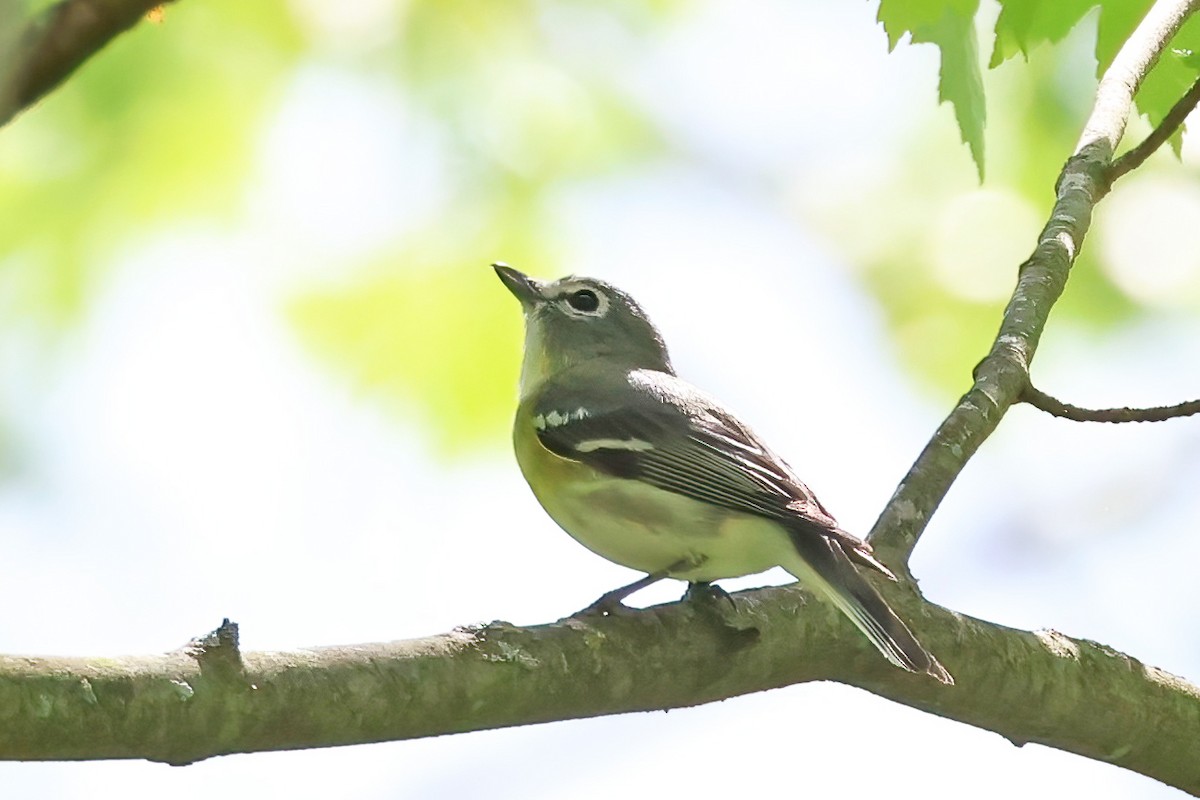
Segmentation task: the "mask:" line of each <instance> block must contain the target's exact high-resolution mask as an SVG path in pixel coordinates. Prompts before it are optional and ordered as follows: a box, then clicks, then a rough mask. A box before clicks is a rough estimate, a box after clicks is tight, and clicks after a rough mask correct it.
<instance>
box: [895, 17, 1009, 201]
mask: <svg viewBox="0 0 1200 800" xmlns="http://www.w3.org/2000/svg"><path fill="white" fill-rule="evenodd" d="M978 8H979V2H978V0H915V2H904V1H903V0H881V2H880V4H879V21H880V22H882V23H883V27H884V30H885V31H886V32H887V35H888V48H889V49H893V48H895V46H896V43H897V42H898V41H899V40H900V38H901V37H902V36H904V34H906V33H907V34H909V36H910V37H911V39H912V42H913V44H934V45H937V47H938V49H939V50H941V54H942V66H941V70H940V72H939V78H940V80H939V81H938V101H939V102H946V101H949V102H950V103H951V104H952V105H953V106H954V117H955V119H956V120H957V121H958V129H959V132H960V133H961V134H962V140H963V142H965V143H966V144H967V146H968V147H969V148H970V149H971V158H972V159H974V161H975V166H976V168H977V169H978V170H979V179H980V180H981V181H982V180H983V127H984V123H985V122H986V120H987V107H986V104H985V102H984V96H983V75H982V74H981V71H980V68H979V43H978V41H977V40H976V38H975V12H976V11H977V10H978Z"/></svg>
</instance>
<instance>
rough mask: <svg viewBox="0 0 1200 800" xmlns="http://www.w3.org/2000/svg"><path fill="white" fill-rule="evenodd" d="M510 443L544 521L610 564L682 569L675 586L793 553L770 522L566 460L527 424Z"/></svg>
mask: <svg viewBox="0 0 1200 800" xmlns="http://www.w3.org/2000/svg"><path fill="white" fill-rule="evenodd" d="M517 418H518V419H526V420H528V419H529V417H528V416H526V415H523V414H518V415H517ZM513 443H514V446H515V450H516V454H517V463H519V464H520V466H521V472H522V473H523V474H524V476H525V480H526V481H527V482H528V483H529V485H530V487H533V492H534V495H535V496H536V497H537V499H538V502H539V503H541V504H542V508H544V509H545V510H546V513H547V514H549V515H550V517H551V518H552V519H553V520H554V521H555V522H557V523H558V524H559V526H560V527H562V529H563V530H565V531H566V532H567V533H569V534H570V535H571V536H572V537H573V538H574V539H575V540H576V541H578V542H579V543H580V544H582V545H583V546H584V547H586V548H588V549H589V550H591V551H592V552H594V553H596V554H597V555H599V556H602V557H604V558H607V559H608V560H609V561H613V562H616V563H617V564H622V565H624V566H626V567H629V568H631V569H635V570H639V571H641V572H658V571H660V570H666V569H668V568H670V567H672V566H673V565H677V564H679V563H680V562H683V563H685V564H686V566H685V567H682V568H676V569H674V570H672V571H671V573H670V575H671V577H672V578H678V579H681V580H691V581H710V580H720V579H722V578H733V577H738V576H741V575H750V574H754V573H757V572H763V571H764V570H767V569H770V568H771V567H773V566H776V565H778V564H780V563H782V562H783V561H784V560H786V559H787V557H788V554H789V552H790V551H791V543H790V542H789V541H788V539H787V534H786V533H785V532H784V531H783V529H782V528H781V527H780V526H779V525H778V524H777V523H775V522H773V521H771V520H768V519H765V518H762V517H757V516H753V515H749V514H743V513H740V512H736V511H730V510H726V509H723V508H720V507H718V506H714V505H712V504H710V503H704V502H700V501H698V500H693V499H691V498H689V497H685V496H683V495H679V494H675V493H673V492H668V491H666V490H664V489H659V488H656V487H654V486H651V485H649V484H646V483H643V482H641V481H635V480H625V479H621V478H614V477H611V476H608V475H604V474H602V473H600V472H598V471H597V470H594V469H592V468H591V467H589V466H587V465H585V464H583V463H582V462H579V461H574V460H572V459H569V458H562V457H561V456H558V455H555V454H554V453H552V452H550V451H549V450H547V449H546V448H545V447H543V446H542V443H541V442H540V441H539V440H538V437H537V431H536V429H535V428H534V426H533V425H532V424H531V423H530V422H528V421H527V422H526V423H525V424H523V425H522V424H519V423H518V424H517V425H516V426H515V427H514V429H513Z"/></svg>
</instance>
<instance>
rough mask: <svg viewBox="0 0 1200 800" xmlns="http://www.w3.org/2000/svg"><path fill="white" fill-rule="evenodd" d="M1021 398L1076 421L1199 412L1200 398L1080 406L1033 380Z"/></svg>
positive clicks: (1170, 416)
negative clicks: (1164, 403) (1145, 405)
mask: <svg viewBox="0 0 1200 800" xmlns="http://www.w3.org/2000/svg"><path fill="white" fill-rule="evenodd" d="M1021 402H1023V403H1028V404H1029V405H1031V406H1033V407H1034V408H1037V409H1041V410H1042V411H1045V412H1046V413H1047V414H1053V415H1054V416H1056V417H1063V418H1064V419H1069V420H1074V421H1075V422H1114V423H1115V422H1162V421H1163V420H1168V419H1174V418H1176V417H1190V416H1191V415H1192V414H1200V400H1188V401H1187V402H1184V403H1179V404H1178V405H1173V406H1155V407H1154V408H1128V407H1126V408H1080V407H1079V406H1073V405H1071V404H1069V403H1064V402H1062V401H1061V400H1057V399H1055V398H1053V397H1051V396H1050V395H1048V394H1046V393H1045V392H1043V391H1041V390H1040V389H1038V388H1037V387H1035V386H1034V385H1033V384H1029V385H1027V386H1026V387H1025V389H1024V390H1023V391H1022V392H1021Z"/></svg>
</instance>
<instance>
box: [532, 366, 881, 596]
mask: <svg viewBox="0 0 1200 800" xmlns="http://www.w3.org/2000/svg"><path fill="white" fill-rule="evenodd" d="M607 397H608V404H607V407H605V408H589V407H588V405H587V404H586V403H584V402H577V400H579V398H578V397H574V396H572V394H571V393H566V392H547V393H546V395H545V396H544V397H543V398H542V399H541V402H539V403H538V405H537V407H536V408H535V409H534V411H535V412H536V413H535V416H534V425H535V427H536V428H537V436H538V439H539V440H540V441H541V443H542V445H543V446H545V447H546V448H547V449H548V450H550V451H551V452H553V453H555V454H557V455H559V456H562V457H563V458H569V459H572V460H575V461H580V462H582V463H585V464H587V465H588V466H591V467H592V468H594V469H596V470H598V471H600V472H603V473H605V474H608V475H612V476H614V477H619V478H629V479H634V480H640V481H644V482H646V483H649V484H651V485H653V486H657V487H658V488H660V489H665V490H667V491H669V492H674V493H676V494H681V495H684V496H686V497H690V498H692V499H695V500H699V501H702V502H706V503H712V504H713V505H716V506H721V507H723V508H728V509H730V510H733V511H741V512H744V513H747V514H754V515H757V516H762V517H767V518H770V519H776V520H779V521H780V522H783V523H785V524H789V525H793V526H800V527H809V526H811V527H813V528H815V529H816V530H817V531H818V532H820V533H823V534H825V535H828V536H831V537H833V538H835V539H838V540H839V541H842V540H843V539H845V541H844V543H845V544H847V545H849V548H848V549H851V550H857V549H859V548H860V547H862V542H861V541H859V540H858V539H857V538H855V537H853V536H851V535H850V534H848V533H846V532H845V531H842V530H841V529H840V528H838V526H837V522H836V521H835V520H834V519H833V517H832V516H830V515H829V513H828V512H826V511H825V509H824V508H822V507H821V504H820V503H819V502H817V499H816V497H815V496H814V495H813V493H812V492H811V491H809V489H808V487H807V486H805V485H804V484H803V483H802V482H800V480H799V479H798V478H797V477H796V476H795V474H794V473H793V472H792V470H791V468H790V467H788V465H787V464H786V463H785V462H784V461H783V460H782V459H780V458H779V457H778V456H776V455H775V454H774V453H773V452H772V451H771V450H770V449H769V448H768V447H767V446H766V445H765V444H763V442H762V441H761V440H760V439H759V438H758V437H757V436H756V435H755V434H754V433H753V432H752V431H751V430H750V429H749V428H747V427H746V426H745V425H743V424H742V423H741V422H739V421H738V420H737V418H736V417H734V416H733V415H732V414H731V413H730V412H728V411H727V410H725V409H724V408H723V407H721V405H720V404H719V403H717V402H716V401H715V400H713V399H712V398H710V397H708V396H706V395H704V394H702V393H700V392H699V391H698V390H696V389H694V388H693V387H691V386H690V385H689V384H687V383H686V382H684V381H682V380H680V379H679V378H676V377H675V376H673V375H668V374H666V373H661V372H650V371H646V370H640V371H635V372H633V373H630V375H629V377H628V380H627V381H626V383H625V384H623V385H620V386H618V387H615V389H614V391H611V392H609V393H607ZM865 552H866V553H867V554H869V549H868V550H866V551H865ZM856 560H857V559H856ZM870 560H871V561H873V559H870ZM871 566H873V567H876V568H880V569H883V571H884V572H886V569H885V568H882V567H881V566H880V565H878V564H877V563H872V564H871Z"/></svg>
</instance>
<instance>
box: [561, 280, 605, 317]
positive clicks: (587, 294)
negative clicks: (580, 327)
mask: <svg viewBox="0 0 1200 800" xmlns="http://www.w3.org/2000/svg"><path fill="white" fill-rule="evenodd" d="M559 302H560V303H561V304H562V307H563V309H564V310H565V311H566V312H567V313H568V314H570V315H572V316H576V317H603V316H604V315H605V314H607V313H608V297H607V296H606V295H605V294H604V293H603V292H598V291H596V290H595V289H592V288H590V287H588V286H583V287H580V288H576V289H573V290H571V291H568V292H567V293H566V294H564V295H563V296H562V298H561V299H560V300H559Z"/></svg>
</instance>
